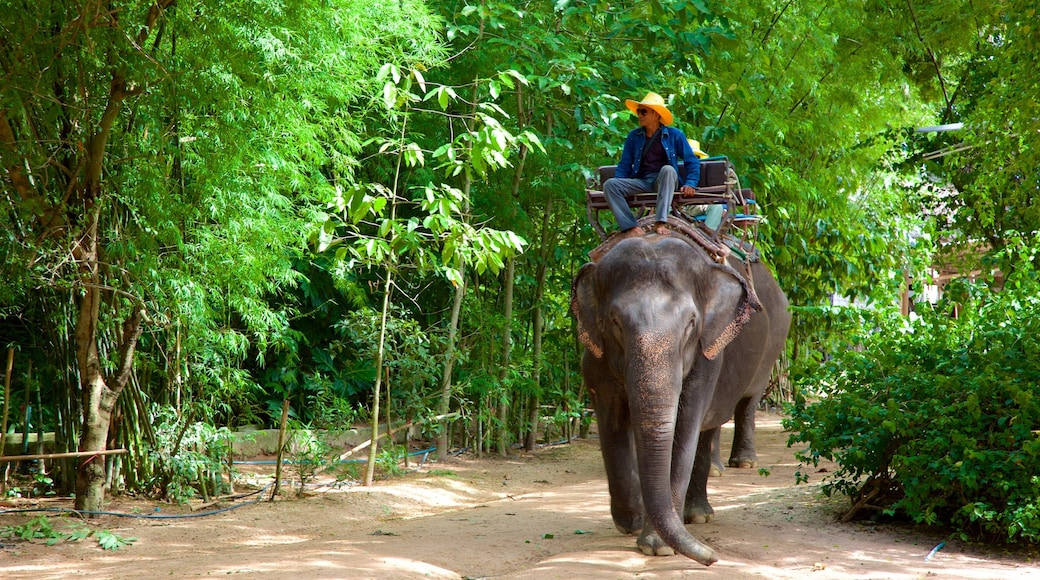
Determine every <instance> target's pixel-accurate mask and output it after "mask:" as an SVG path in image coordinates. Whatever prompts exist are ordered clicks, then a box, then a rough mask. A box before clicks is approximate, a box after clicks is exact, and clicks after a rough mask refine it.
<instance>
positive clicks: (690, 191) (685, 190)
mask: <svg viewBox="0 0 1040 580" xmlns="http://www.w3.org/2000/svg"><path fill="white" fill-rule="evenodd" d="M679 191H681V192H682V195H683V197H693V196H694V195H695V194H696V193H697V190H696V189H694V188H693V187H691V186H689V185H684V186H682V188H680V189H679Z"/></svg>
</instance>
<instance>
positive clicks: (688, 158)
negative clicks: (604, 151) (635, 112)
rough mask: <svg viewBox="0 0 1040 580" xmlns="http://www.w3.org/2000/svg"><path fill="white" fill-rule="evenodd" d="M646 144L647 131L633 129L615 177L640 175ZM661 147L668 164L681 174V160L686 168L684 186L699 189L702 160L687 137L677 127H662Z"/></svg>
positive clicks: (626, 141) (622, 152) (627, 139)
mask: <svg viewBox="0 0 1040 580" xmlns="http://www.w3.org/2000/svg"><path fill="white" fill-rule="evenodd" d="M645 144H646V131H645V130H644V129H643V128H642V127H638V128H635V129H632V131H630V132H629V133H628V137H626V138H625V147H624V148H623V149H622V150H621V161H620V162H619V163H618V166H617V170H616V171H615V172H614V177H635V176H637V175H639V164H640V163H641V162H642V160H643V159H642V158H643V145H645ZM661 145H663V146H664V152H665V154H666V155H667V156H668V162H669V163H671V164H672V167H674V168H675V171H676V173H678V172H679V159H678V158H680V157H681V158H682V160H683V165H685V166H686V181H685V182H683V185H689V186H690V187H697V182H698V181H700V178H701V163H700V159H698V158H697V156H696V155H695V154H694V153H693V148H692V147H690V142H689V141H687V140H686V135H684V134H683V132H682V131H680V130H678V129H676V128H675V127H668V126H664V125H662V126H661Z"/></svg>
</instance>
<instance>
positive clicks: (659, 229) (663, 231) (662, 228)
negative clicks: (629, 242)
mask: <svg viewBox="0 0 1040 580" xmlns="http://www.w3.org/2000/svg"><path fill="white" fill-rule="evenodd" d="M654 233H657V234H660V235H662V236H667V235H668V234H669V233H671V230H669V229H668V226H667V225H666V224H665V222H657V223H655V224H654Z"/></svg>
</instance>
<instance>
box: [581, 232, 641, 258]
mask: <svg viewBox="0 0 1040 580" xmlns="http://www.w3.org/2000/svg"><path fill="white" fill-rule="evenodd" d="M641 235H643V228H641V227H639V226H636V227H634V228H628V229H627V230H625V231H623V232H619V233H616V234H614V235H613V236H611V237H610V238H608V241H606V242H604V243H602V244H600V245H599V246H596V247H595V248H593V250H592V251H591V252H589V259H590V260H592V261H593V262H598V261H599V259H600V258H602V257H603V256H605V255H606V254H607V252H608V251H610V249H611V248H613V247H614V246H616V245H617V243H618V242H620V241H621V240H624V239H625V238H638V237H639V236H641Z"/></svg>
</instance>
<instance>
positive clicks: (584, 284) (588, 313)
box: [571, 262, 603, 358]
mask: <svg viewBox="0 0 1040 580" xmlns="http://www.w3.org/2000/svg"><path fill="white" fill-rule="evenodd" d="M595 271H596V264H593V263H591V262H590V263H588V264H585V265H584V266H582V267H581V270H578V275H577V276H575V277H574V282H573V283H572V284H571V312H572V313H574V317H575V318H576V319H577V320H578V340H580V341H581V343H582V344H584V345H585V348H587V349H589V352H590V353H591V354H592V356H594V357H596V358H603V339H602V337H601V333H600V322H599V318H598V317H597V316H596V294H595V292H593V288H592V286H593V274H594V273H595Z"/></svg>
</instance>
